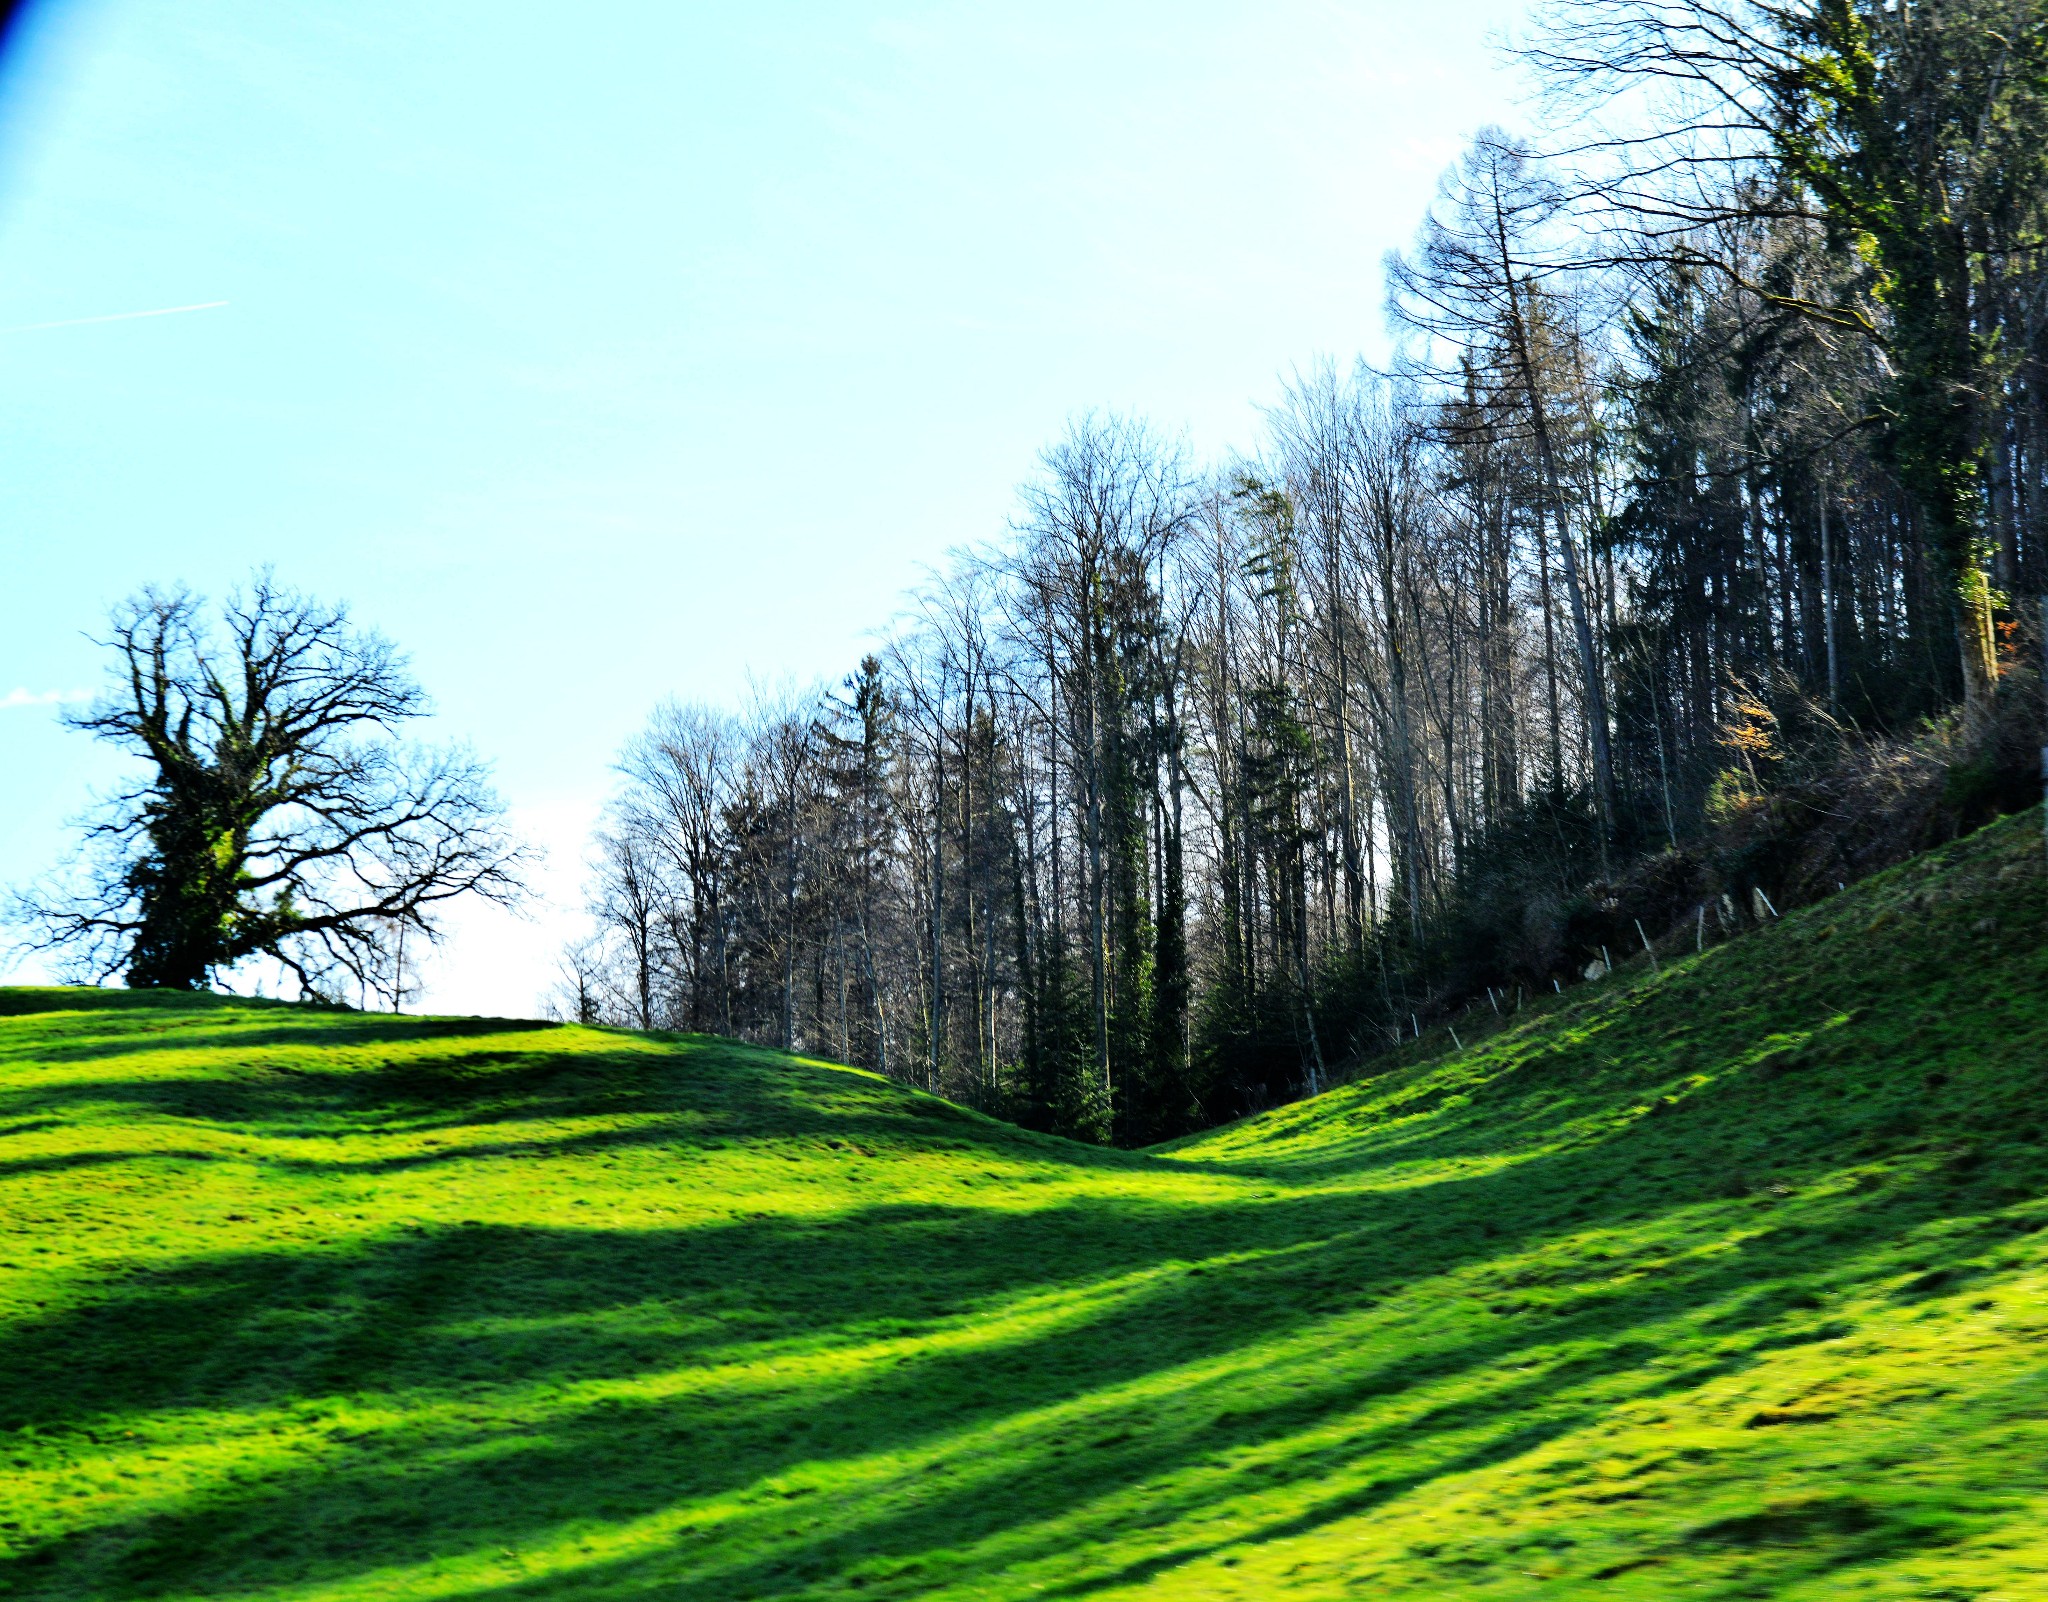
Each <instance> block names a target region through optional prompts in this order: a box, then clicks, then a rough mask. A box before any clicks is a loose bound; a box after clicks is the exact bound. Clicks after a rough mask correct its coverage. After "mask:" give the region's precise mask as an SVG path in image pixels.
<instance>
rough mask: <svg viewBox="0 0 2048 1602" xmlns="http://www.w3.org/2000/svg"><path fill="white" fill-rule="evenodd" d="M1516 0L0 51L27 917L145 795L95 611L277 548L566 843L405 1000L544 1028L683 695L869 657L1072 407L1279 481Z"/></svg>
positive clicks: (546, 840) (406, 23)
mask: <svg viewBox="0 0 2048 1602" xmlns="http://www.w3.org/2000/svg"><path fill="white" fill-rule="evenodd" d="M1523 9H1524V8H1523V5H1522V4H1521V3H1520V0H1456V3H1452V4H1436V5H1416V4H1413V3H1412V0H1352V3H1350V4H1342V3H1335V0H1323V3H1315V0H1260V3H1257V4H1252V3H1240V4H1234V5H1233V4H1206V3H1200V0H1174V3H1170V4H1169V3H1160V4H1140V3H1134V0H1091V3H1087V4H1067V3H1063V0H1041V3H1038V4H1034V5H1031V6H1012V7H997V6H990V5H986V4H973V3H967V0H959V3H947V4H925V5H904V4H894V3H888V0H870V3H866V4H842V3H837V0H802V3H792V0H755V3H749V4H746V5H733V4H729V3H720V4H712V3H704V0H599V3H597V4H593V5H588V6H581V7H573V8H567V9H565V8H562V7H560V6H555V5H546V6H543V5H540V4H536V3H526V0H490V3H488V4H484V3H472V0H434V3H432V4H427V5H421V4H419V3H417V0H404V3H385V0H350V3H349V4H348V5H333V6H279V5H276V4H274V3H270V0H179V4H177V5H175V6H165V5H161V4H158V3H154V0H44V3H43V4H42V5H41V6H40V7H39V8H37V9H32V10H31V11H30V12H29V14H28V16H27V19H26V21H25V23H24V24H23V25H22V27H21V29H20V32H19V34H18V36H17V37H16V39H15V41H14V44H13V48H12V52H11V56H10V58H9V60H8V61H7V62H6V63H5V64H4V66H0V885H8V884H13V885H20V884H23V883H26V882H29V881H31V880H33V879H35V878H36V877H37V876H38V875H40V874H43V873H44V872H46V871H48V870H49V869H50V868H51V866H52V865H53V864H55V863H57V862H59V861H60V860H61V859H62V858H63V857H64V855H65V853H66V852H67V851H69V850H70V849H72V846H73V844H74V842H75V840H76V838H77V828H76V820H77V819H78V817H79V816H80V815H81V814H82V813H83V812H84V811H85V810H86V809H87V808H88V807H89V806H90V804H91V802H92V799H93V797H94V796H95V795H96V794H99V793H103V792H104V791H105V790H107V789H108V788H109V787H111V786H113V785H115V784H117V783H118V782H119V781H120V780H121V778H122V777H123V775H124V774H125V773H127V772H129V771H130V770H129V769H128V768H127V767H126V766H124V760H123V759H122V758H121V756H120V755H119V753H117V752H116V751H114V750H112V749H111V748H107V747H102V746H97V745H95V744H93V743H92V742H91V741H89V740H88V739H87V738H86V737H85V736H84V735H82V734H79V733H76V732H73V731H70V730H67V729H65V728H64V727H63V726H62V725H61V724H60V722H59V721H58V714H59V713H60V711H61V710H62V707H63V705H64V704H66V703H67V702H68V701H69V700H70V699H72V698H76V697H80V696H83V695H85V694H87V693H89V692H90V691H92V690H93V689H95V688H96V687H97V686H98V685H99V684H100V683H101V682H102V679H103V676H104V673H105V669H106V655H105V652H104V650H103V649H101V648H100V647H98V646H96V645H94V644H93V643H92V636H93V635H94V634H95V633H96V632H98V630H99V628H100V625H102V624H103V622H104V619H105V617H106V614H107V612H108V609H109V608H110V607H111V606H112V605H113V604H114V603H116V602H117V601H119V600H120V599H121V598H122V597H124V596H126V595H129V594H131V593H133V592H134V591H136V590H137V589H139V588H141V587H142V586H143V585H144V584H149V583H155V584H158V585H167V584H176V583H182V584H186V585H189V586H191V587H192V588H193V589H195V590H198V591H200V592H202V593H207V594H214V595H217V594H219V593H221V592H222V591H223V590H225V589H226V588H228V587H229V586H231V585H232V584H234V583H235V582H236V581H237V580H239V579H243V578H246V576H247V575H248V574H249V573H250V572H251V571H252V570H253V569H255V568H257V567H259V566H262V565H266V564H267V565H270V566H273V567H274V568H275V570H276V573H277V575H278V577H279V578H280V579H281V580H283V581H285V582H286V583H288V584H291V585H295V586H297V587H299V588H301V589H303V590H305V591H307V592H310V593H311V594H314V595H316V596H318V597H320V598H323V599H328V600H338V601H345V602H346V603H347V604H348V605H349V607H350V608H351V610H352V612H353V615H354V616H355V618H356V620H357V621H358V622H359V623H362V624H364V625H368V626H373V627H375V628H377V629H378V630H380V631H382V632H383V633H384V634H386V635H387V636H389V637H390V638H391V639H392V640H394V641H395V642H396V643H397V644H398V645H399V646H400V647H402V648H403V649H404V650H405V651H406V652H408V653H409V655H410V657H411V661H412V665H413V668H414V671H415V672H416V674H417V675H418V677H419V679H420V680H421V682H422V683H423V684H424V685H425V686H426V688H427V690H428V691H429V693H430V694H431V696H432V697H433V701H434V706H435V715H434V717H433V719H432V721H431V725H430V726H429V727H428V728H427V729H426V730H425V731H424V732H425V733H426V734H427V735H428V736H429V737H431V738H436V739H442V740H454V741H462V742H466V743H467V744H469V745H470V746H472V747H473V748H474V749H475V750H476V752H477V753H478V754H479V755H481V756H482V757H484V758H485V759H486V760H487V761H489V762H490V763H491V764H492V765H493V768H494V770H495V774H496V780H497V783H498V786H499V788H500V790H501V791H502V793H503V794H504V796H505V798H506V800H507V802H508V803H509V805H510V808H511V817H512V821H513V824H514V826H515V828H516V829H517V830H518V831H519V832H520V833H521V834H522V836H523V837H525V838H526V839H528V840H529V841H531V842H532V843H533V844H535V845H536V846H538V847H539V848H540V849H541V851H542V852H543V853H544V862H543V864H542V866H540V867H539V868H538V869H537V870H536V871H535V872H534V873H533V875H532V880H533V895H532V897H531V898H530V901H529V903H528V904H527V906H526V907H525V908H524V909H523V910H522V911H521V912H520V913H518V914H516V915H515V914H508V913H504V912H499V911H496V910H494V909H491V908H488V907H473V908H469V909H466V910H463V911H460V912H458V913H456V914H454V915H453V916H451V917H450V919H449V920H448V926H447V931H446V938H445V939H444V941H443V943H442V945H441V946H440V948H439V949H438V950H437V951H435V952H434V953H433V955H432V956H431V957H429V958H428V959H427V961H426V964H425V967H424V970H423V979H424V994H423V996H422V997H421V1000H420V1005H421V1006H422V1007H424V1008H428V1009H433V1010H441V1011H461V1012H475V1011H481V1012H494V1013H509V1014H514V1015H518V1014H528V1013H532V1012H533V1011H535V1010H536V1009H537V1008H538V1006H539V1004H540V1002H541V999H542V996H543V994H544V993H545V992H546V991H547V990H548V989H549V988H550V986H551V985H552V984H553V982H554V980H555V977H556V966H555V965H556V958H557V955H558V953H559V951H560V949H561V947H562V945H563V943H564V942H565V941H566V940H568V939H570V938H573V937H574V936H575V935H576V934H577V933H579V932H580V931H581V930H582V928H583V927H584V922H583V914H582V910H581V887H582V881H583V877H584V875H583V864H584V859H585V856H586V853H587V849H588V847H587V842H588V837H589V833H590V830H591V828H592V827H593V825H594V823H595V822H596V820H597V818H598V816H599V813H600V811H601V809H602V807H603V804H604V801H605V798H606V796H607V795H608V793H610V791H611V789H612V787H613V784H614V782H615V775H614V772H613V768H612V764H613V762H614V761H615V759H616V756H617V753H618V751H619V749H620V747H621V745H622V744H623V743H624V742H625V741H626V740H627V739H628V738H629V737H630V736H631V735H632V733H633V732H634V731H635V730H636V729H637V728H638V727H640V726H641V725H642V724H643V723H644V721H645V720H646V718H647V716H648V713H649V712H650V710H651V709H652V708H653V706H654V705H655V704H656V703H657V702H658V701H660V700H662V699H663V698H665V697H668V696H671V695H673V696H679V697H682V698H685V699H702V700H709V701H714V702H727V703H733V702H737V701H738V700H739V699H740V698H741V696H742V695H743V694H744V692H745V688H746V685H747V683H748V682H749V675H753V676H755V677H757V678H762V679H789V680H794V681H796V682H798V683H808V682H811V681H814V680H829V679H836V678H837V677H839V676H840V675H841V674H843V673H845V672H846V671H847V670H848V669H850V668H851V667H852V665H853V664H854V663H855V661H857V660H858V658H859V656H860V654H861V652H862V650H863V649H864V648H865V647H866V646H868V645H869V644H870V643H871V642H872V641H873V640H874V639H875V638H876V637H877V636H878V635H879V634H881V633H882V632H883V631H885V630H886V629H887V628H888V626H889V624H890V622H891V621H892V619H894V618H895V617H897V616H898V615H899V614H900V613H901V611H902V609H903V602H904V596H905V593H906V592H907V591H908V590H909V589H910V588H911V587H912V586H914V585H915V584H916V583H918V581H919V580H920V578H921V577H922V576H923V574H924V573H925V572H926V571H927V570H929V569H931V568H933V567H936V566H940V565H942V564H943V563H944V561H945V558H946V553H947V552H948V551H949V550H951V549H953V548H956V547H959V546H962V545H967V544H974V543H979V542H982V541H985V540H988V539H991V538H994V537H996V536H998V535H1000V533H1001V532H1002V530H1003V528H1004V526H1005V523H1006V520H1007V519H1008V518H1009V517H1010V516H1011V515H1012V514H1013V512H1014V510H1015V507H1016V504H1017V486H1018V485H1019V484H1020V483H1021V482H1023V481H1024V480H1025V479H1026V478H1028V477H1029V476H1030V474H1031V472H1032V469H1033V464H1034V461H1035V458H1036V455H1037V452H1038V451H1039V449H1040V448H1041V447H1042V446H1043V445H1044V444H1045V443H1046V442H1047V441H1048V440H1050V439H1052V438H1054V437H1055V436H1057V435H1058V434H1059V432H1060V431H1061V430H1062V428H1063V427H1064V426H1065V425H1066V423H1067V421H1068V420H1069V419H1070V418H1072V417H1074V416H1077V415H1079V414H1082V413H1085V412H1087V411H1090V410H1117V411H1123V412H1129V413H1137V414H1141V415H1143V416H1146V417H1148V418H1149V419H1151V421H1152V422H1153V423H1155V424H1156V425H1158V426H1159V427H1160V428H1162V429H1164V430H1165V431H1167V432H1169V433H1182V432H1184V433H1185V435H1186V437H1187V439H1188V441H1189V443H1190V444H1191V445H1192V446H1193V448H1194V449H1195V450H1196V451H1197V452H1198V453H1200V454H1202V455H1204V456H1208V457H1212V458H1213V457H1218V456H1221V455H1223V454H1225V453H1227V452H1230V451H1233V450H1240V451H1250V450H1254V449H1256V447H1257V443H1258V428H1259V412H1258V407H1259V406H1260V404H1262V403H1270V402H1271V401H1272V400H1273V399H1274V398H1275V396H1276V395H1277V393H1278V391H1279V389H1280V386H1281V385H1282V384H1283V383H1284V382H1285V379H1286V377H1287V375H1288V374H1289V373H1290V372H1292V371H1293V370H1295V369H1297V368H1304V367H1306V366H1308V365H1309V364H1311V363H1313V362H1315V361H1317V360H1319V359H1322V358H1326V357H1327V358H1334V359H1336V360H1338V361H1340V362H1348V361H1349V360H1350V359H1351V358H1352V357H1353V356H1354V355H1356V354H1359V353H1361V352H1363V353H1366V354H1368V355H1373V354H1378V353H1383V352H1384V350H1385V324H1384V318H1383V316H1382V284H1381V276H1380V261H1381V258H1382V256H1383V255H1384V253H1385V252H1386V251H1388V250H1389V249H1394V248H1399V247H1400V246H1402V245H1404V244H1405V243H1406V242H1407V241H1408V240H1409V239H1410V237H1411V236H1412V234H1413V231H1414V229H1415V226H1416V223H1417V222H1418V221H1419V219H1420V217H1421V214H1422V210H1423V208H1424V206H1425V205H1426V204H1427V203H1428V200H1429V198H1430V195H1431V193H1432V191H1433V188H1434V185H1435V183H1436V180H1437V177H1438V175H1439V173H1440V172H1441V171H1442V169H1443V168H1444V167H1445V166H1446V165H1447V164H1448V163H1449V162H1450V161H1451V159H1452V158H1453V157H1454V156H1455V155H1456V154H1457V152H1458V150H1459V149H1460V147H1461V146H1462V144H1463V143H1464V141H1465V140H1466V139H1467V138H1468V137H1469V136H1470V135H1471V134H1472V133H1473V132H1474V131H1475V130H1476V129H1478V128H1479V127H1481V126H1483V125H1485V124H1487V123H1490V122H1501V123H1506V124H1509V125H1513V124H1514V123H1515V122H1516V121H1517V120H1519V119H1518V97H1519V93H1520V90H1521V87H1522V85H1521V82H1520V80H1519V79H1518V77H1517V76H1516V74H1515V73H1514V71H1513V69H1512V66H1511V64H1509V63H1508V62H1507V61H1506V60H1505V58H1504V57H1503V56H1502V55H1501V54H1500V53H1499V52H1498V50H1497V49H1495V48H1494V41H1495V39H1496V37H1497V36H1498V35H1499V34H1500V33H1501V32H1502V31H1503V30H1512V29H1513V28H1514V27H1515V26H1516V25H1517V23H1518V22H1519V20H1520V18H1521V16H1522V12H1523ZM569 22H573V24H574V26H573V27H571V26H569V25H568V23H569ZM166 308H199V309H192V310H170V311H166V314H165V315H160V316H149V317H133V316H124V315H123V314H127V313H134V312H142V311H159V310H164V309H166ZM49 971H50V970H49V969H48V967H47V966H46V965H45V964H43V963H41V962H40V961H38V960H36V959H33V958H29V957H27V956H24V955H22V954H21V953H19V952H18V951H17V952H12V953H8V954H4V955H0V982H8V981H12V982H26V981H32V980H35V979H39V978H43V977H47V976H48V974H49Z"/></svg>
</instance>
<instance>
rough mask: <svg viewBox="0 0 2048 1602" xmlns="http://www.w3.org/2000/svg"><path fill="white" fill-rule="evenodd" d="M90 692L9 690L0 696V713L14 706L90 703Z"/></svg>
mask: <svg viewBox="0 0 2048 1602" xmlns="http://www.w3.org/2000/svg"><path fill="white" fill-rule="evenodd" d="M91 699H92V691H90V690H21V689H15V690H9V691H8V692H7V693H6V694H5V695H0V712H4V711H5V710H6V709H7V708H9V707H14V706H69V705H70V704H71V703H72V702H74V701H90V700H91Z"/></svg>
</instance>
